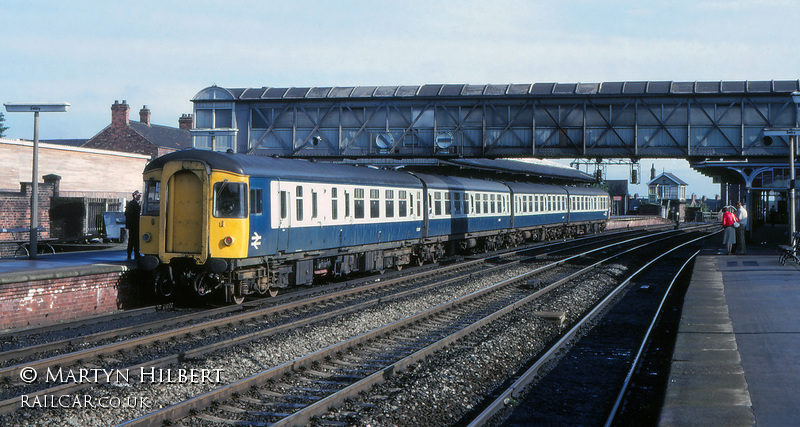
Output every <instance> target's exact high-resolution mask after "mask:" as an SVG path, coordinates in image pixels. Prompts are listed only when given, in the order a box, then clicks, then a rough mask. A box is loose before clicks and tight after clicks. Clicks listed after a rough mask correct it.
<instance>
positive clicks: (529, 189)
mask: <svg viewBox="0 0 800 427" xmlns="http://www.w3.org/2000/svg"><path fill="white" fill-rule="evenodd" d="M505 184H506V185H508V187H509V188H511V189H512V190H513V191H514V192H515V193H516V192H520V193H537V194H562V195H565V194H567V192H566V190H564V188H563V187H559V186H557V185H547V184H534V183H530V182H506V183H505Z"/></svg>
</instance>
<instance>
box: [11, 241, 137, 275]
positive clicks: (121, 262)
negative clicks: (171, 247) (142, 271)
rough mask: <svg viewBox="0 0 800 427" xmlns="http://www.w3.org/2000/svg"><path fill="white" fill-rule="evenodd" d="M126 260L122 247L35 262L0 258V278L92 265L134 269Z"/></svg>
mask: <svg viewBox="0 0 800 427" xmlns="http://www.w3.org/2000/svg"><path fill="white" fill-rule="evenodd" d="M126 258H127V253H126V250H125V247H124V246H121V245H120V246H119V247H112V248H109V249H103V250H89V251H76V252H62V253H57V254H47V255H38V256H37V257H36V259H33V260H32V259H14V258H0V277H2V276H5V275H8V274H22V273H24V274H30V273H32V272H36V271H40V272H43V271H48V270H53V269H62V268H72V269H78V268H82V267H85V266H90V265H108V266H118V267H122V266H126V267H127V268H134V267H135V266H136V263H135V261H127V260H126Z"/></svg>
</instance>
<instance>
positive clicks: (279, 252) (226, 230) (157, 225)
mask: <svg viewBox="0 0 800 427" xmlns="http://www.w3.org/2000/svg"><path fill="white" fill-rule="evenodd" d="M144 180H145V197H144V201H143V209H142V217H141V221H140V232H141V250H142V253H144V254H145V257H144V259H143V260H142V262H141V266H142V267H144V268H145V269H148V270H152V271H154V272H155V283H156V292H157V293H159V294H162V295H169V294H170V293H171V291H172V289H173V286H174V285H176V284H177V285H179V286H182V287H184V288H189V289H192V290H193V292H195V293H196V294H199V295H205V294H208V293H210V292H212V291H214V290H217V289H224V292H225V295H226V298H227V299H228V300H233V301H237V302H241V301H242V299H243V298H244V296H245V295H247V294H251V293H259V294H270V295H275V294H276V293H277V289H278V288H282V287H286V286H292V285H306V284H310V283H311V282H312V281H313V280H314V277H315V276H322V275H331V276H340V275H346V274H349V273H351V272H356V271H364V272H373V271H383V270H384V269H386V268H397V269H400V268H402V267H403V266H404V265H407V264H409V263H411V262H413V261H416V262H417V263H418V264H422V263H424V262H435V261H436V260H437V259H438V258H439V257H441V256H443V255H444V254H445V253H447V252H450V253H453V252H455V251H456V250H467V251H474V250H494V249H497V248H498V247H505V246H511V245H517V244H519V243H521V242H522V241H523V240H526V239H537V240H544V239H548V238H555V237H563V236H569V235H574V234H580V233H586V232H597V231H600V230H601V229H602V227H603V225H604V222H605V220H606V219H607V218H608V200H607V199H608V196H607V194H605V193H604V192H602V191H601V190H594V189H585V188H563V187H557V186H548V185H537V184H526V183H502V182H497V181H491V180H480V179H473V178H463V177H448V176H442V175H430V174H423V173H409V172H401V171H394V170H379V169H375V168H369V167H355V166H346V165H334V164H327V163H315V162H310V161H304V160H292V159H280V158H271V157H259V156H247V155H237V154H233V153H219V152H212V151H205V150H185V151H180V152H175V153H170V154H167V155H165V156H162V157H159V158H157V159H155V160H153V161H152V162H150V163H149V164H148V165H147V167H146V168H145V171H144Z"/></svg>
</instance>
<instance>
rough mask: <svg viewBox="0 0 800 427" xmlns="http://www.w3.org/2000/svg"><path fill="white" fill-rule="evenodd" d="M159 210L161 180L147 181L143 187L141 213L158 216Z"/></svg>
mask: <svg viewBox="0 0 800 427" xmlns="http://www.w3.org/2000/svg"><path fill="white" fill-rule="evenodd" d="M160 210H161V181H147V182H146V183H145V187H144V206H143V208H142V215H152V216H158V214H159V211H160Z"/></svg>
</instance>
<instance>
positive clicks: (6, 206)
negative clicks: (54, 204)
mask: <svg viewBox="0 0 800 427" xmlns="http://www.w3.org/2000/svg"><path fill="white" fill-rule="evenodd" d="M21 187H22V188H21V189H20V191H19V192H10V191H0V228H28V229H30V226H31V223H30V217H31V190H32V188H33V186H32V185H31V183H29V182H25V183H22V184H21ZM57 188H58V182H57V181H51V182H44V183H39V202H38V206H39V215H38V218H39V226H40V227H44V229H45V231H44V232H42V233H39V236H40V237H45V238H47V237H50V199H51V198H52V197H53V194H54V193H55V192H56V191H57ZM28 237H29V233H24V234H20V233H0V257H2V256H13V255H14V251H15V250H16V249H17V245H16V244H13V243H5V244H4V243H3V242H7V241H9V240H17V239H19V240H22V239H27V238H28Z"/></svg>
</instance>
